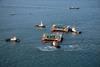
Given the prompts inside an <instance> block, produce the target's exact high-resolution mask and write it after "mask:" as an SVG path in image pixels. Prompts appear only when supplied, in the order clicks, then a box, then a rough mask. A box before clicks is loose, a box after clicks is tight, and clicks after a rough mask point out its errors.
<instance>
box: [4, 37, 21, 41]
mask: <svg viewBox="0 0 100 67" xmlns="http://www.w3.org/2000/svg"><path fill="white" fill-rule="evenodd" d="M5 41H6V42H20V39H17V38H16V36H13V37H12V38H8V39H6V40H5Z"/></svg>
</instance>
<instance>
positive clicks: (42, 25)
mask: <svg viewBox="0 0 100 67" xmlns="http://www.w3.org/2000/svg"><path fill="white" fill-rule="evenodd" d="M35 26H36V27H39V28H45V27H46V26H45V25H44V24H43V23H42V21H41V23H40V24H39V25H35Z"/></svg>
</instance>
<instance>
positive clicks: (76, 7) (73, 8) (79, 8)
mask: <svg viewBox="0 0 100 67" xmlns="http://www.w3.org/2000/svg"><path fill="white" fill-rule="evenodd" d="M69 9H80V8H79V7H70V8H69Z"/></svg>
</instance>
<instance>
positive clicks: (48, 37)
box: [42, 33, 63, 43]
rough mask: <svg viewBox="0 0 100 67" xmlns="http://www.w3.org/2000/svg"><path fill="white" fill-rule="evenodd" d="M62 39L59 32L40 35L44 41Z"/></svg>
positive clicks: (60, 40) (59, 40)
mask: <svg viewBox="0 0 100 67" xmlns="http://www.w3.org/2000/svg"><path fill="white" fill-rule="evenodd" d="M62 40H63V36H62V34H59V33H56V34H54V33H52V34H43V36H42V41H43V42H45V43H46V42H47V43H48V42H53V41H55V42H62Z"/></svg>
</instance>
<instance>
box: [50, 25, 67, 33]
mask: <svg viewBox="0 0 100 67" xmlns="http://www.w3.org/2000/svg"><path fill="white" fill-rule="evenodd" d="M51 31H52V32H68V29H67V26H65V25H56V24H53V25H52V27H51Z"/></svg>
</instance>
